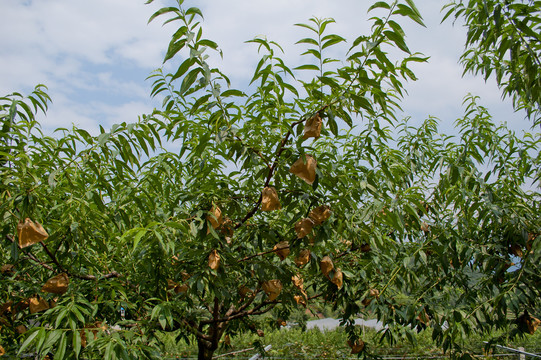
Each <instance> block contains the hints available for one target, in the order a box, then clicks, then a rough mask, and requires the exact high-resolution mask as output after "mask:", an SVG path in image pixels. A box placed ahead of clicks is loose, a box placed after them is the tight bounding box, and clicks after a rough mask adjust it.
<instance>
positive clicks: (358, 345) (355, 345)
mask: <svg viewBox="0 0 541 360" xmlns="http://www.w3.org/2000/svg"><path fill="white" fill-rule="evenodd" d="M348 346H349V347H350V348H351V353H352V354H358V353H360V352H361V351H363V349H364V341H362V340H361V339H357V340H355V341H350V340H348Z"/></svg>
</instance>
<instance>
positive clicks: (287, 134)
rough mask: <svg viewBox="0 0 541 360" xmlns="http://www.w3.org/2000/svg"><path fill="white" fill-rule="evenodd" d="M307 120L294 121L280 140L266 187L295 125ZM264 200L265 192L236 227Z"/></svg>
mask: <svg viewBox="0 0 541 360" xmlns="http://www.w3.org/2000/svg"><path fill="white" fill-rule="evenodd" d="M325 107H327V106H325ZM325 107H324V108H325ZM305 121H306V119H302V120H298V121H295V122H294V123H292V124H291V129H290V130H288V131H287V133H286V134H285V136H284V137H283V138H282V140H281V141H280V145H278V149H277V150H276V157H275V159H274V162H273V164H272V166H271V167H270V168H269V173H268V175H267V179H266V180H265V185H264V187H267V186H269V184H270V181H271V179H272V177H273V175H274V171H275V170H276V167H278V160H280V156H282V152H283V151H284V150H285V145H286V144H287V142H288V141H289V137H290V136H291V131H293V129H294V128H295V126H297V125H299V124H302V123H303V122H305ZM262 200H263V194H260V195H259V199H258V200H257V203H256V204H255V205H254V207H253V208H252V210H250V211H249V212H248V214H246V216H245V217H244V218H243V219H242V220H241V221H240V223H238V224H237V225H236V226H235V229H238V228H239V227H241V226H242V225H243V224H244V223H245V222H246V221H248V219H250V218H251V217H252V216H254V215H255V213H256V212H257V209H259V206H260V205H261V201H262Z"/></svg>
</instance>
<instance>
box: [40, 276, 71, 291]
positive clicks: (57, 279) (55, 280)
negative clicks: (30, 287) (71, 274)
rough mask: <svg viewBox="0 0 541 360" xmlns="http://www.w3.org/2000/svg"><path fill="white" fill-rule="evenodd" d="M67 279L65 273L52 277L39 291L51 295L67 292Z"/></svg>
mask: <svg viewBox="0 0 541 360" xmlns="http://www.w3.org/2000/svg"><path fill="white" fill-rule="evenodd" d="M68 285H69V278H68V275H67V274H65V273H62V274H58V275H56V276H53V277H52V278H50V279H49V280H47V282H46V283H45V284H44V285H43V286H42V287H41V291H44V292H48V293H52V294H63V293H65V292H66V291H68Z"/></svg>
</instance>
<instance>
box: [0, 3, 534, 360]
mask: <svg viewBox="0 0 541 360" xmlns="http://www.w3.org/2000/svg"><path fill="white" fill-rule="evenodd" d="M369 12H370V13H371V14H374V15H373V16H372V17H371V18H370V21H371V22H372V27H371V32H370V33H369V34H367V35H360V36H358V37H356V38H355V39H350V40H348V41H346V39H345V38H343V37H341V36H340V35H337V34H333V33H332V32H330V31H329V28H331V27H332V23H333V20H332V19H319V18H312V19H310V20H309V21H308V23H305V24H298V27H299V32H301V33H302V34H304V35H302V36H305V37H303V38H301V39H300V40H299V41H298V44H299V45H300V47H301V48H302V51H303V53H302V57H303V59H305V63H304V64H303V65H300V66H297V67H295V68H291V67H289V66H288V65H287V64H286V63H285V61H284V60H283V59H282V58H281V57H280V55H281V53H282V48H281V47H280V45H279V44H277V43H275V42H273V41H270V40H267V39H264V38H255V39H253V40H251V41H249V43H251V44H252V45H254V47H255V48H256V49H255V50H257V51H258V52H259V53H260V55H261V57H260V60H259V62H258V63H257V66H256V68H255V71H254V74H253V77H252V80H251V84H250V85H249V86H246V87H245V88H243V89H242V90H240V89H235V88H233V87H232V84H231V82H230V80H229V78H228V77H227V75H226V74H224V73H223V72H222V71H221V70H220V69H218V68H215V67H212V66H211V65H210V63H211V61H210V60H209V59H210V57H211V56H216V55H219V54H221V53H220V50H219V48H218V45H217V44H216V43H215V42H213V41H211V40H209V39H206V38H204V37H203V32H202V25H201V21H202V14H201V11H200V10H199V9H197V8H194V7H192V8H185V7H183V1H181V0H178V1H177V4H176V6H172V7H164V8H162V9H160V10H159V11H157V12H156V13H155V14H153V15H152V16H151V18H150V21H152V20H154V19H155V18H163V17H166V20H165V23H173V24H176V25H177V29H176V31H175V32H174V33H173V35H172V38H171V41H170V44H169V47H168V49H167V52H166V55H165V59H164V62H170V63H173V64H175V66H174V68H175V70H174V71H173V72H170V73H167V72H164V70H163V69H158V70H156V71H155V72H153V73H152V74H151V75H150V76H149V79H150V80H151V81H152V91H151V96H153V97H159V98H161V99H162V100H163V106H162V107H161V108H160V109H155V110H154V111H153V112H152V113H151V114H147V115H143V116H141V118H140V119H139V120H138V121H135V122H133V123H122V124H117V125H115V126H113V127H112V128H111V129H109V130H106V129H104V128H102V127H100V132H99V134H97V135H91V134H90V133H89V132H87V131H86V130H84V129H82V128H73V129H58V130H57V132H56V133H55V134H54V136H44V135H43V134H42V133H41V131H40V128H39V124H38V123H37V121H36V113H37V112H38V111H43V112H45V111H46V109H47V104H48V102H49V100H50V99H49V98H48V96H47V94H46V92H45V91H44V90H45V89H44V88H43V87H41V86H40V87H37V88H36V90H35V91H34V92H33V93H32V94H31V95H29V96H27V97H24V96H22V95H20V94H17V93H15V94H11V95H8V96H6V97H3V98H1V99H0V101H1V103H0V106H1V108H0V116H1V121H2V134H1V137H0V141H1V142H0V146H1V148H0V150H1V151H0V165H1V168H0V172H1V179H2V182H1V185H0V197H1V199H2V200H1V202H0V213H1V215H2V223H1V225H2V226H1V231H2V242H1V247H2V252H1V253H0V262H1V264H2V268H1V270H2V274H1V275H0V276H1V278H0V283H1V284H2V287H1V290H0V291H1V293H2V299H5V300H3V303H2V304H1V308H0V321H1V324H0V326H1V329H0V345H1V346H2V349H1V350H2V351H4V352H7V353H8V354H24V353H37V354H38V356H39V357H41V358H43V357H45V356H46V355H47V354H51V356H54V358H55V359H56V358H58V359H62V358H70V359H71V358H79V357H81V358H94V357H104V358H106V359H115V358H122V359H132V358H159V357H161V356H163V343H162V337H160V336H158V335H159V334H163V333H164V332H165V333H171V334H174V336H175V337H176V338H177V339H178V340H180V339H184V340H186V341H189V342H195V343H197V345H198V349H199V358H200V359H211V358H212V356H213V354H214V353H215V352H216V350H218V349H219V347H220V346H221V345H222V344H227V342H228V339H229V337H230V336H233V335H235V334H238V333H242V332H243V331H254V332H257V333H258V334H260V335H261V336H263V335H264V334H263V332H262V330H261V326H262V324H261V321H259V320H258V319H259V315H262V314H265V313H268V314H271V318H272V319H273V321H272V322H273V324H275V325H276V326H279V325H280V324H283V323H284V322H285V321H287V320H288V318H289V317H290V316H291V313H292V312H293V311H294V310H296V309H299V308H300V309H305V308H308V309H309V308H310V306H311V304H315V303H321V302H323V303H326V304H330V305H332V306H333V307H334V308H335V309H337V311H339V312H340V317H341V320H342V321H341V323H342V325H343V326H344V327H345V329H346V331H347V334H348V339H349V341H348V344H349V346H350V347H351V350H352V353H355V354H359V356H367V357H369V356H370V354H371V353H372V351H373V350H374V348H375V347H376V346H377V344H365V342H364V341H363V338H362V334H361V333H360V332H359V329H358V328H356V327H355V326H354V319H355V318H357V317H359V316H365V317H375V318H377V319H378V320H379V321H381V322H382V323H383V324H384V325H385V328H384V329H383V330H382V331H381V337H382V339H386V340H388V341H390V342H391V343H392V342H394V341H396V340H397V339H399V338H402V337H407V338H412V336H411V335H412V333H413V332H415V331H423V330H424V329H426V328H427V327H430V328H432V334H433V337H434V339H436V340H437V341H438V343H439V344H441V346H442V347H443V348H444V349H445V350H448V351H451V352H452V353H453V354H454V355H456V356H460V357H464V358H467V357H468V356H469V354H468V349H467V348H464V347H463V340H464V339H465V338H467V337H468V336H469V335H470V334H472V333H474V332H478V333H491V332H492V331H494V330H495V329H504V330H506V331H507V332H511V333H513V334H524V333H533V332H534V331H535V330H536V328H537V325H538V324H539V320H537V318H536V316H539V314H538V312H539V298H540V294H539V292H540V289H541V283H540V278H539V273H540V268H539V263H540V262H539V260H540V259H539V247H540V241H539V234H540V233H541V229H540V225H541V223H540V221H539V215H538V214H539V193H538V191H537V182H538V176H539V171H538V169H539V154H538V149H539V137H538V135H537V134H525V135H524V136H521V137H519V136H516V135H515V134H514V133H513V132H512V131H509V130H508V129H506V128H505V127H504V126H500V127H496V126H495V125H494V124H493V122H492V121H491V116H490V115H489V114H488V112H487V110H486V109H484V108H483V107H482V106H480V105H478V103H477V101H476V100H477V99H476V98H475V97H470V98H468V99H466V101H465V103H464V107H465V115H464V117H463V118H461V119H458V120H457V121H456V134H454V135H449V136H445V135H442V134H440V133H439V130H438V121H437V120H436V119H434V118H429V119H427V120H425V121H423V122H416V123H412V122H411V120H408V119H407V118H406V119H402V118H399V116H398V114H399V111H400V101H401V98H402V97H403V95H404V94H405V89H404V85H403V84H404V83H405V82H406V81H410V80H415V79H416V78H415V75H414V73H413V72H412V71H411V69H410V68H409V67H408V66H409V65H410V64H411V63H412V62H421V63H422V62H424V61H426V58H425V57H423V56H422V55H420V54H417V53H412V52H411V51H410V49H409V48H408V46H407V44H406V42H405V34H404V31H403V29H402V27H401V25H400V24H399V21H400V20H402V19H406V20H408V21H414V22H416V23H418V24H420V25H423V21H422V18H421V15H420V13H419V11H418V10H417V8H416V7H415V5H414V3H413V1H411V0H406V1H393V2H383V1H378V2H375V3H374V5H373V6H371V7H370V9H369ZM342 50H343V55H342V56H341V57H336V56H331V55H330V54H336V53H340V52H341V51H342ZM266 319H268V317H267V318H266ZM494 340H497V339H494Z"/></svg>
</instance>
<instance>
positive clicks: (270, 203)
mask: <svg viewBox="0 0 541 360" xmlns="http://www.w3.org/2000/svg"><path fill="white" fill-rule="evenodd" d="M280 208H281V205H280V199H279V198H278V193H277V192H276V189H275V188H273V187H270V186H267V187H265V188H264V189H263V191H262V192H261V211H273V210H278V209H280Z"/></svg>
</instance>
